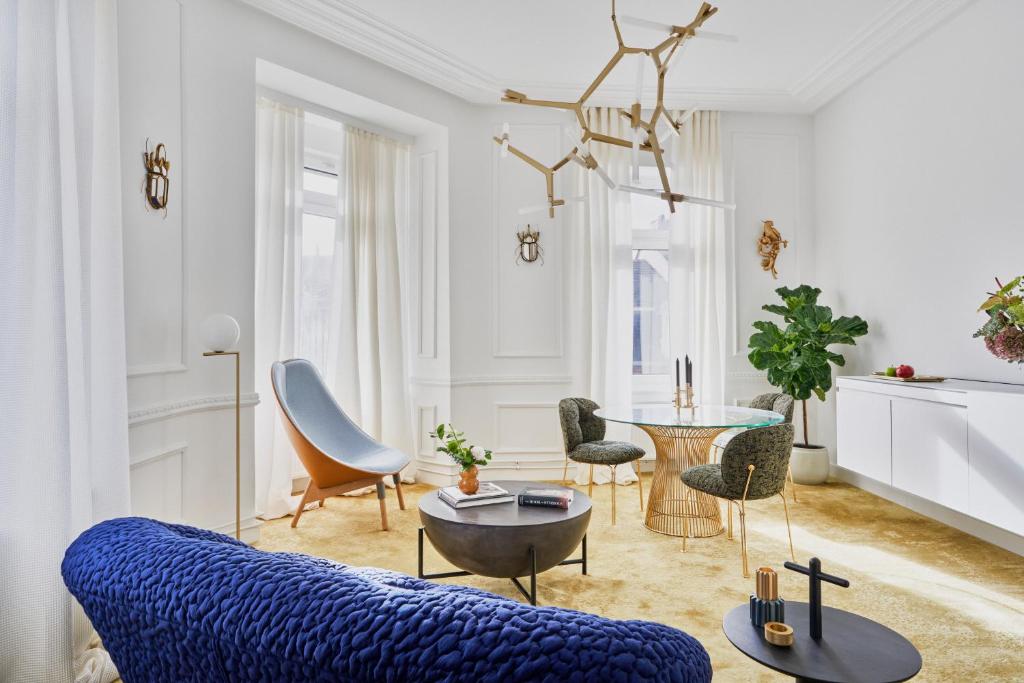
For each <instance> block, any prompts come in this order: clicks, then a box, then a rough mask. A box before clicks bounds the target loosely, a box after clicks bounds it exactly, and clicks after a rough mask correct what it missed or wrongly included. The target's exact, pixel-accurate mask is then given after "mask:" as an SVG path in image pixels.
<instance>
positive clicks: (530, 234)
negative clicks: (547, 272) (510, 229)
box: [516, 224, 544, 265]
mask: <svg viewBox="0 0 1024 683" xmlns="http://www.w3.org/2000/svg"><path fill="white" fill-rule="evenodd" d="M516 239H518V240H519V246H518V247H516V263H517V264H518V263H520V262H525V263H533V262H534V261H536V260H537V259H540V264H541V265H544V251H543V250H542V249H541V248H540V231H539V230H534V229H533V228H532V227H530V225H529V224H527V225H526V230H520V231H519V232H517V233H516Z"/></svg>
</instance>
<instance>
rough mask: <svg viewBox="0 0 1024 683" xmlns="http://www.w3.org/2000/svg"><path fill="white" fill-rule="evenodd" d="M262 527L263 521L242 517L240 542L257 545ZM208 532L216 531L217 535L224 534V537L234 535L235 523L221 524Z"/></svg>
mask: <svg viewBox="0 0 1024 683" xmlns="http://www.w3.org/2000/svg"><path fill="white" fill-rule="evenodd" d="M261 526H263V520H261V519H257V518H256V517H243V518H242V541H244V542H245V543H248V544H249V545H252V544H253V543H258V542H259V540H260V527H261ZM210 531H216V532H217V533H218V534H224V535H225V536H234V535H235V523H234V522H228V523H227V524H221V525H220V526H215V527H213V528H212V529H210Z"/></svg>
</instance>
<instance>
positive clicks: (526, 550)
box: [419, 481, 590, 605]
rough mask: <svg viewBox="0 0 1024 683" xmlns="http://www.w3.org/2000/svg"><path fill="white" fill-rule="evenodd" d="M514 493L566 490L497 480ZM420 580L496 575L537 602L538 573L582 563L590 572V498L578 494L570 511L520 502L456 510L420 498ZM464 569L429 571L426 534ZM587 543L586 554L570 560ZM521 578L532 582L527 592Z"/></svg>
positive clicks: (427, 497) (434, 498)
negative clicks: (427, 570)
mask: <svg viewBox="0 0 1024 683" xmlns="http://www.w3.org/2000/svg"><path fill="white" fill-rule="evenodd" d="M494 483H495V484H497V485H498V486H501V487H502V488H504V489H505V490H507V491H508V492H509V493H511V494H513V495H518V494H520V493H522V492H523V491H524V490H526V489H556V490H565V487H563V486H558V485H556V484H545V483H541V482H530V481H496V482H494ZM420 522H422V524H423V526H422V527H420V531H419V577H420V578H421V579H440V578H447V577H451V576H468V575H470V574H477V575H479V576H491V577H495V578H505V579H512V583H514V584H515V586H516V588H518V589H519V592H520V593H522V594H523V596H524V597H526V599H528V600H529V601H530V604H531V605H536V604H537V574H539V573H541V572H544V571H547V570H548V569H551V568H552V567H555V566H558V565H568V564H578V565H581V569H582V570H583V573H584V574H586V573H587V526H588V525H589V524H590V498H588V497H587V496H586V495H585V494H583V493H581V492H580V491H574V492H573V501H572V503H570V504H569V509H568V510H563V509H561V508H551V507H531V506H521V505H519V504H518V503H516V502H515V501H513V502H511V503H498V504H495V505H482V506H479V507H470V508H465V509H462V510H456V509H455V508H453V507H451V506H450V505H448V504H447V503H445V502H444V501H442V500H440V499H439V498H438V497H437V492H434V491H432V492H430V493H427V494H425V495H424V496H422V497H421V498H420ZM424 535H426V537H427V538H428V539H430V542H431V544H432V545H433V546H434V548H435V549H436V550H437V552H438V553H440V554H441V557H443V558H444V559H446V560H448V561H449V562H451V563H452V564H454V565H455V566H456V567H458V568H459V569H460V571H456V572H440V573H427V572H425V571H424V567H423V536H424ZM581 545H582V548H581V550H582V556H581V557H580V558H578V559H572V560H567V559H566V558H567V557H569V554H570V553H572V551H573V550H575V549H576V548H577V547H580V546H581ZM520 576H523V577H526V576H528V577H529V578H530V587H529V589H527V588H526V587H525V586H523V584H522V583H521V582H520V581H519V578H518V577H520Z"/></svg>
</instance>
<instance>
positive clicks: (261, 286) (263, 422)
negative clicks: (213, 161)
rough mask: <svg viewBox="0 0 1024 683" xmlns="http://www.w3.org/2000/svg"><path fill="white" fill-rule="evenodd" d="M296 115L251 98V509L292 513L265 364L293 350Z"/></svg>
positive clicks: (299, 130) (297, 238)
mask: <svg viewBox="0 0 1024 683" xmlns="http://www.w3.org/2000/svg"><path fill="white" fill-rule="evenodd" d="M302 162H303V113H302V110H301V109H296V108H294V107H289V106H286V105H283V104H280V103H278V102H273V101H271V100H268V99H266V98H262V97H261V98H259V100H258V101H257V103H256V307H257V308H256V311H257V313H256V339H255V342H256V350H255V354H256V391H257V392H258V393H259V395H260V396H261V397H262V399H263V400H261V401H260V403H259V405H258V406H256V511H257V513H258V514H259V515H260V516H261V517H263V518H264V519H273V518H275V517H282V516H284V515H286V514H288V513H290V512H293V511H294V510H295V505H296V504H297V503H298V499H297V498H298V497H297V496H292V461H293V460H294V459H295V455H294V452H293V450H292V447H291V444H290V443H289V442H288V437H287V435H286V434H285V432H284V426H283V425H282V423H281V420H280V418H279V416H278V414H277V410H278V409H277V402H276V401H275V400H274V391H273V387H271V384H270V366H271V364H273V363H274V361H277V360H285V359H288V358H292V357H293V356H294V355H295V339H296V334H297V329H298V292H297V291H296V288H297V282H298V269H299V267H300V261H299V259H300V258H301V254H302V248H301V239H302V165H303V164H302Z"/></svg>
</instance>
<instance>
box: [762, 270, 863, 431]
mask: <svg viewBox="0 0 1024 683" xmlns="http://www.w3.org/2000/svg"><path fill="white" fill-rule="evenodd" d="M775 293H776V294H778V295H779V297H780V298H781V299H782V304H766V305H764V306H762V307H761V308H762V309H763V310H765V311H768V312H769V313H775V314H776V315H779V316H782V319H783V321H784V322H785V323H786V326H785V327H784V328H783V327H779V326H778V325H777V324H776V323H774V322H769V321H765V320H759V321H757V322H755V323H754V329H755V330H757V331H756V332H755V333H754V334H753V335H751V337H750V342H749V347H750V353H749V354H748V355H747V358H748V359H750V363H751V364H752V365H753V366H754V367H755V368H757V369H758V370H766V371H767V372H768V382H769V383H770V384H772V385H773V386H776V387H778V388H779V389H780V390H781V391H783V392H784V393H787V394H789V395H790V396H792V397H793V398H794V399H795V400H797V401H800V402H801V406H802V408H803V422H804V424H803V432H804V443H803V445H805V446H806V445H808V443H809V439H808V436H807V399H809V398H810V397H811V396H812V395H813V396H817V397H818V399H819V400H822V401H824V400H825V393H826V392H827V391H828V390H829V389H831V388H832V364H834V365H838V366H840V367H842V366H843V365H845V364H846V359H845V358H843V356H842V355H841V354H838V353H834V352H832V351H829V349H828V347H829V346H831V345H833V344H851V345H853V344H856V343H857V342H856V341H855V339H856V337H861V336H864V335H865V334H867V333H868V324H867V323H866V322H865V321H864V320H863V319H862V318H860V317H859V316H856V315H855V316H840V317H839V318H835V319H833V318H832V309H831V308H829V307H828V306H822V305H820V304H818V296H819V295H820V294H821V290H820V289H818V288H817V287H811V286H810V285H800V286H799V287H797V288H796V289H790V288H788V287H779V288H778V289H776V290H775Z"/></svg>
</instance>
